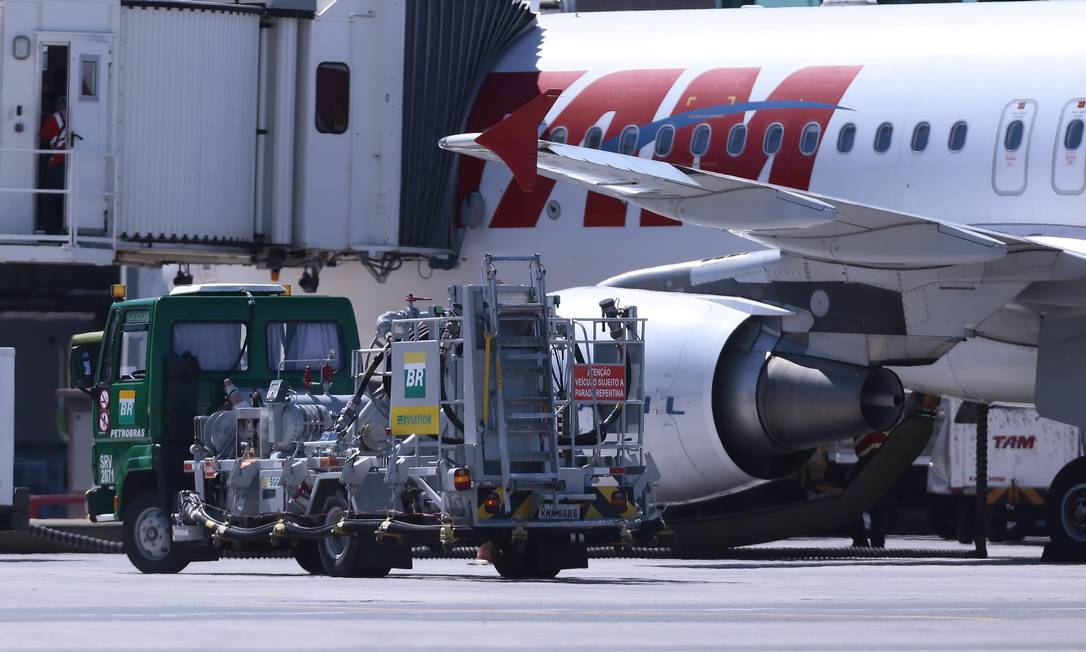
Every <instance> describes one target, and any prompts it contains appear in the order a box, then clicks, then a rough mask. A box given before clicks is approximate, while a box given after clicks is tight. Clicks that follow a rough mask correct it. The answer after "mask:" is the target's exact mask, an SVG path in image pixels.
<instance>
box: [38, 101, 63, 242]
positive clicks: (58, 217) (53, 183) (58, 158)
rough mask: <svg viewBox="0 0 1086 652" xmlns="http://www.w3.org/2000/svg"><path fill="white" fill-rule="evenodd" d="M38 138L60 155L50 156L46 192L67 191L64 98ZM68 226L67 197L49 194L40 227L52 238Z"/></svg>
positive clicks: (43, 208) (43, 207) (43, 204)
mask: <svg viewBox="0 0 1086 652" xmlns="http://www.w3.org/2000/svg"><path fill="white" fill-rule="evenodd" d="M38 135H39V136H40V137H41V139H42V140H43V141H45V146H46V147H47V148H48V149H51V150H55V151H57V152H58V153H56V154H53V155H52V156H50V157H49V162H48V164H47V165H46V168H45V183H44V184H43V186H42V187H43V188H45V189H46V190H63V189H64V183H65V181H64V173H65V168H66V167H67V165H66V163H67V156H66V155H65V154H61V153H59V150H66V149H68V100H67V98H66V97H64V96H63V95H62V96H60V97H58V98H57V101H56V111H54V112H53V113H51V114H50V115H49V117H47V118H46V119H45V121H44V122H43V123H42V126H41V131H39V132H38ZM63 224H64V195H62V194H59V193H49V194H47V195H45V197H44V199H43V200H42V215H41V217H40V218H39V219H38V228H40V229H41V230H43V231H45V233H46V234H48V235H58V234H60V233H61V232H62V231H63Z"/></svg>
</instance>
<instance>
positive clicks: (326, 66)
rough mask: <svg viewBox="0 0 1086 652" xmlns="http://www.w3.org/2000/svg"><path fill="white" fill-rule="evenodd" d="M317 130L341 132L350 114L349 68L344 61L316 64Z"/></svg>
mask: <svg viewBox="0 0 1086 652" xmlns="http://www.w3.org/2000/svg"><path fill="white" fill-rule="evenodd" d="M316 86H317V102H316V105H317V110H316V123H317V131H319V132H321V133H322V134H342V133H344V132H345V131H347V121H348V119H349V117H350V115H351V111H350V101H351V70H350V69H349V68H348V67H347V64H345V63H332V62H329V61H325V62H324V63H321V64H320V65H318V66H317V84H316Z"/></svg>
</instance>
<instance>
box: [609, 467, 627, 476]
mask: <svg viewBox="0 0 1086 652" xmlns="http://www.w3.org/2000/svg"><path fill="white" fill-rule="evenodd" d="M609 470H610V471H611V475H622V474H623V473H626V469H625V467H621V466H612V467H611V468H610V469H609Z"/></svg>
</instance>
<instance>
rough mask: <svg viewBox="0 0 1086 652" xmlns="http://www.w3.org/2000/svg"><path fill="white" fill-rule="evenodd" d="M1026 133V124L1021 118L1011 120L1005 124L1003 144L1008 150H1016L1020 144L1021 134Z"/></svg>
mask: <svg viewBox="0 0 1086 652" xmlns="http://www.w3.org/2000/svg"><path fill="white" fill-rule="evenodd" d="M1025 133H1026V126H1025V124H1023V123H1022V121H1021V120H1012V121H1011V123H1010V124H1009V125H1007V131H1006V133H1004V134H1003V146H1004V147H1005V148H1006V149H1007V151H1008V152H1017V151H1018V148H1019V147H1021V146H1022V135H1023V134H1025Z"/></svg>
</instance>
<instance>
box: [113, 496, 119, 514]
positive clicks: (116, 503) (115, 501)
mask: <svg viewBox="0 0 1086 652" xmlns="http://www.w3.org/2000/svg"><path fill="white" fill-rule="evenodd" d="M120 507H121V497H120V496H114V497H113V511H115V512H116V511H117V510H118V509H120Z"/></svg>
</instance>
